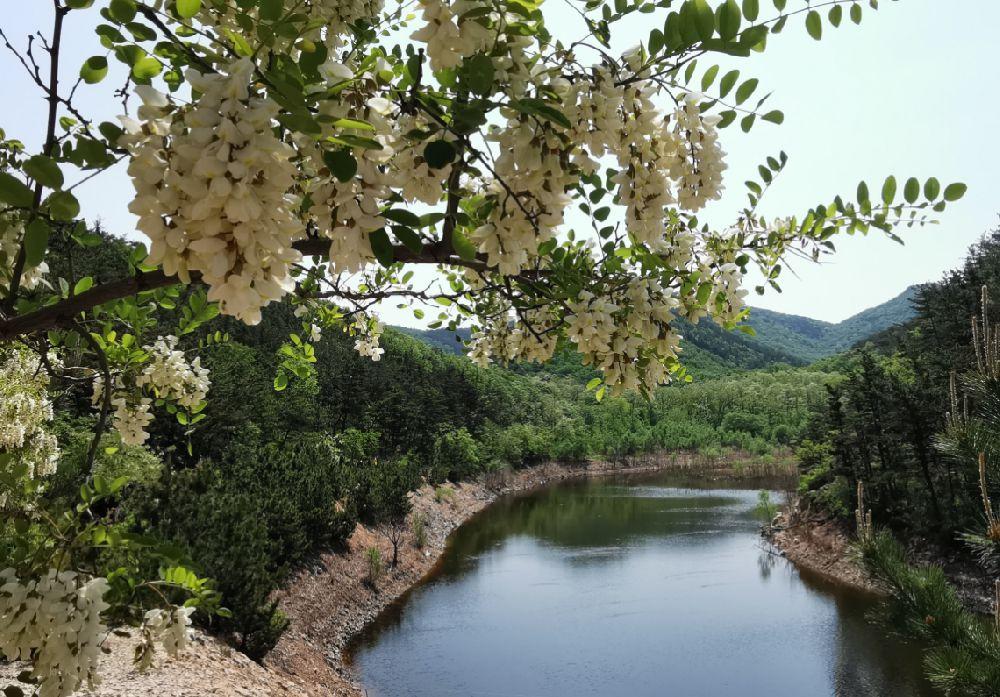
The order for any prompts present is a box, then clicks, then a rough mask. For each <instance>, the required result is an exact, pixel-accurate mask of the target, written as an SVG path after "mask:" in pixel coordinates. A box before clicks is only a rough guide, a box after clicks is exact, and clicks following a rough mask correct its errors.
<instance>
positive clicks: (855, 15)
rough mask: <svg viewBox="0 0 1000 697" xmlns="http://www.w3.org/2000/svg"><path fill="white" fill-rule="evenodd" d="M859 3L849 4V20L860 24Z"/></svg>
mask: <svg viewBox="0 0 1000 697" xmlns="http://www.w3.org/2000/svg"><path fill="white" fill-rule="evenodd" d="M861 12H862V9H861V5H859V4H858V3H854V4H853V5H851V21H852V22H854V23H855V24H861Z"/></svg>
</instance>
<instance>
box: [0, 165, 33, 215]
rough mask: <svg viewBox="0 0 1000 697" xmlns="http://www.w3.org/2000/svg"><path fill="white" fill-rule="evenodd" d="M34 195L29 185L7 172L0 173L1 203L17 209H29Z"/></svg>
mask: <svg viewBox="0 0 1000 697" xmlns="http://www.w3.org/2000/svg"><path fill="white" fill-rule="evenodd" d="M33 198H34V194H33V193H32V191H31V189H29V188H28V185H27V184H25V183H24V182H22V181H21V180H20V179H18V178H17V177H15V176H14V175H12V174H9V173H7V172H0V202H3V203H6V204H8V205H10V206H14V207H15V208H28V207H30V206H31V201H32V199H33Z"/></svg>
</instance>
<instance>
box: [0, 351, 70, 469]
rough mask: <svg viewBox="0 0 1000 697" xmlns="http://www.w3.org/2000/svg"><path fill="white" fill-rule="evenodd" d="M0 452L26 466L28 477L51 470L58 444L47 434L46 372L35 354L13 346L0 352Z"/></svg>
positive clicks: (50, 410)
mask: <svg viewBox="0 0 1000 697" xmlns="http://www.w3.org/2000/svg"><path fill="white" fill-rule="evenodd" d="M0 361H2V362H0V453H8V454H12V455H13V456H14V457H13V459H12V463H13V464H14V465H17V464H20V465H23V466H26V467H27V470H28V471H27V476H28V477H29V478H34V477H43V476H47V475H49V474H52V473H53V472H55V469H56V462H57V460H58V458H59V445H58V443H57V442H56V438H55V436H53V435H52V434H50V433H48V432H47V431H46V430H45V429H46V424H48V422H50V421H52V416H53V414H52V402H51V401H50V400H49V396H48V392H47V390H46V388H47V387H48V383H49V377H48V373H47V372H46V371H45V370H44V369H42V367H41V363H40V361H39V358H38V356H36V355H34V354H33V353H31V352H29V351H27V350H23V349H15V350H13V351H9V352H8V353H7V354H6V355H3V354H0Z"/></svg>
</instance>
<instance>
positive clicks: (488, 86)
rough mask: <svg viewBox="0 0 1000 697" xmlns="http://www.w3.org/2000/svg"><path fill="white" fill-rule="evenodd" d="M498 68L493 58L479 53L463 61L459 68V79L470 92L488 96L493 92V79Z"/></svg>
mask: <svg viewBox="0 0 1000 697" xmlns="http://www.w3.org/2000/svg"><path fill="white" fill-rule="evenodd" d="M495 76H496V69H495V68H494V67H493V59H492V58H490V57H489V56H485V55H483V54H481V53H480V54H477V55H475V56H472V57H471V58H466V59H465V60H464V61H462V65H461V66H460V67H459V69H458V81H459V83H461V85H462V86H463V87H465V88H466V89H468V90H469V91H470V92H474V93H476V94H480V95H483V96H486V95H488V94H491V93H492V92H493V86H494V85H493V81H494V78H495Z"/></svg>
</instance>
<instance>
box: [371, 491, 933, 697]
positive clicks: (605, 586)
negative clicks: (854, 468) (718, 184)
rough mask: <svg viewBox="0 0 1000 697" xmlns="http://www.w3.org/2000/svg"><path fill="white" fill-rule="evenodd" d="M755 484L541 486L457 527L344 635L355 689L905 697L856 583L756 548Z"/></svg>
mask: <svg viewBox="0 0 1000 697" xmlns="http://www.w3.org/2000/svg"><path fill="white" fill-rule="evenodd" d="M756 500H757V491H756V490H740V489H713V488H702V487H698V485H692V484H690V483H682V482H680V481H679V480H677V479H675V478H671V477H667V476H663V475H654V476H651V477H650V476H644V477H630V478H604V479H594V480H589V481H578V482H571V483H566V484H560V485H556V486H553V487H550V488H547V489H544V490H541V491H537V492H533V493H530V494H527V495H522V496H518V497H511V498H507V499H504V500H501V501H499V502H498V503H496V504H495V505H494V506H492V507H490V508H488V509H487V510H486V511H484V512H483V513H481V514H480V515H479V516H477V517H476V518H474V519H473V520H471V521H470V522H468V523H467V524H466V525H464V526H462V527H461V528H459V530H457V531H456V533H455V534H454V535H453V537H452V540H451V544H450V547H449V549H448V550H447V552H446V553H445V556H444V558H443V559H442V563H441V564H440V566H439V569H438V570H437V572H436V573H435V574H433V575H432V577H431V578H429V579H428V580H427V581H426V582H425V583H423V584H422V585H420V586H418V587H417V588H416V589H414V590H413V592H411V593H410V594H409V595H408V596H406V597H404V598H403V599H402V600H401V601H400V602H399V603H397V604H396V605H394V606H392V607H390V608H389V609H388V610H387V611H386V612H385V613H383V615H382V616H381V617H380V619H379V620H378V621H377V622H376V623H375V624H373V625H372V626H371V627H370V628H369V629H368V630H367V631H366V632H365V633H364V634H363V635H362V636H361V637H359V638H358V640H357V641H356V642H355V644H354V645H353V646H352V647H351V648H352V651H351V654H352V660H353V665H354V668H355V669H356V671H357V672H358V674H359V675H360V677H361V679H362V682H363V683H364V685H365V687H366V688H367V689H368V693H369V695H371V697H448V696H450V695H462V696H464V697H563V696H565V697H579V696H581V695H599V696H601V697H619V696H627V697H646V696H648V697H653V696H654V695H655V696H656V697H716V696H722V695H740V696H741V697H758V696H760V697H821V696H823V695H838V696H841V697H861V696H863V695H864V696H867V695H871V696H872V697H875V696H878V697H911V696H914V697H915V696H923V695H928V696H929V695H933V694H934V693H933V692H932V691H931V690H930V688H929V686H928V685H927V684H926V683H925V682H924V680H923V679H922V677H921V670H920V652H919V650H918V649H917V648H916V647H914V646H911V645H906V644H903V643H900V642H897V641H895V640H893V639H891V638H889V637H887V636H886V634H885V633H884V632H883V631H882V630H880V629H879V628H878V627H875V626H872V625H870V624H869V623H868V622H867V621H866V619H865V613H866V612H867V611H868V610H869V609H870V608H871V606H872V601H871V599H869V598H868V597H867V596H865V595H863V594H859V593H856V592H853V591H850V590H848V589H845V588H842V587H839V586H837V585H834V584H830V583H828V582H825V581H823V580H821V579H818V578H814V577H812V576H810V575H807V574H806V573H802V572H799V571H797V570H796V569H795V568H794V567H793V566H792V565H791V564H790V563H788V562H786V561H785V560H784V559H782V558H780V557H777V556H775V555H773V554H768V553H767V552H766V551H764V550H763V543H762V541H761V540H760V537H759V535H758V523H757V522H756V521H755V520H754V518H753V516H752V511H753V508H754V505H755V504H756Z"/></svg>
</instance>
